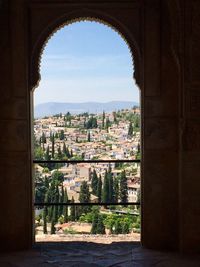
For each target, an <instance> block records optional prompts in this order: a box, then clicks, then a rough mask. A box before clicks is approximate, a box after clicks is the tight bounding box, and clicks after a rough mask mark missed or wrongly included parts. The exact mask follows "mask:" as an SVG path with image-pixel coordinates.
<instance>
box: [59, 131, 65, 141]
mask: <svg viewBox="0 0 200 267" xmlns="http://www.w3.org/2000/svg"><path fill="white" fill-rule="evenodd" d="M64 139H65V133H64V130H61V131H60V140H64Z"/></svg>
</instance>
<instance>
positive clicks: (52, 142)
mask: <svg viewBox="0 0 200 267" xmlns="http://www.w3.org/2000/svg"><path fill="white" fill-rule="evenodd" d="M51 146H52V148H51V157H52V159H54V156H55V155H54V153H55V136H54V134H52V138H51Z"/></svg>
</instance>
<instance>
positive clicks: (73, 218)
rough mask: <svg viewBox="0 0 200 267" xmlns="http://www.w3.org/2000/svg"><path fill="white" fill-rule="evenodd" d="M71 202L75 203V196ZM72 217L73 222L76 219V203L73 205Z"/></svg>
mask: <svg viewBox="0 0 200 267" xmlns="http://www.w3.org/2000/svg"><path fill="white" fill-rule="evenodd" d="M71 203H74V197H72V199H71ZM70 219H71V221H72V222H74V221H75V220H76V207H75V206H74V205H72V206H71V209H70Z"/></svg>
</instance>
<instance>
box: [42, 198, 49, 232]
mask: <svg viewBox="0 0 200 267" xmlns="http://www.w3.org/2000/svg"><path fill="white" fill-rule="evenodd" d="M44 202H45V203H46V202H48V195H47V193H46V195H45V199H44ZM47 213H48V210H47V206H44V211H43V233H44V234H47Z"/></svg>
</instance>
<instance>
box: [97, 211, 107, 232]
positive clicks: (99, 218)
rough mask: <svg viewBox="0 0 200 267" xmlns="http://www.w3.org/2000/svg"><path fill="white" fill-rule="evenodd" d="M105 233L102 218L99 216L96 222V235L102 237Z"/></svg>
mask: <svg viewBox="0 0 200 267" xmlns="http://www.w3.org/2000/svg"><path fill="white" fill-rule="evenodd" d="M105 233H106V231H105V225H104V223H103V218H102V216H101V215H100V214H99V216H98V222H97V234H101V235H104V234H105Z"/></svg>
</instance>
